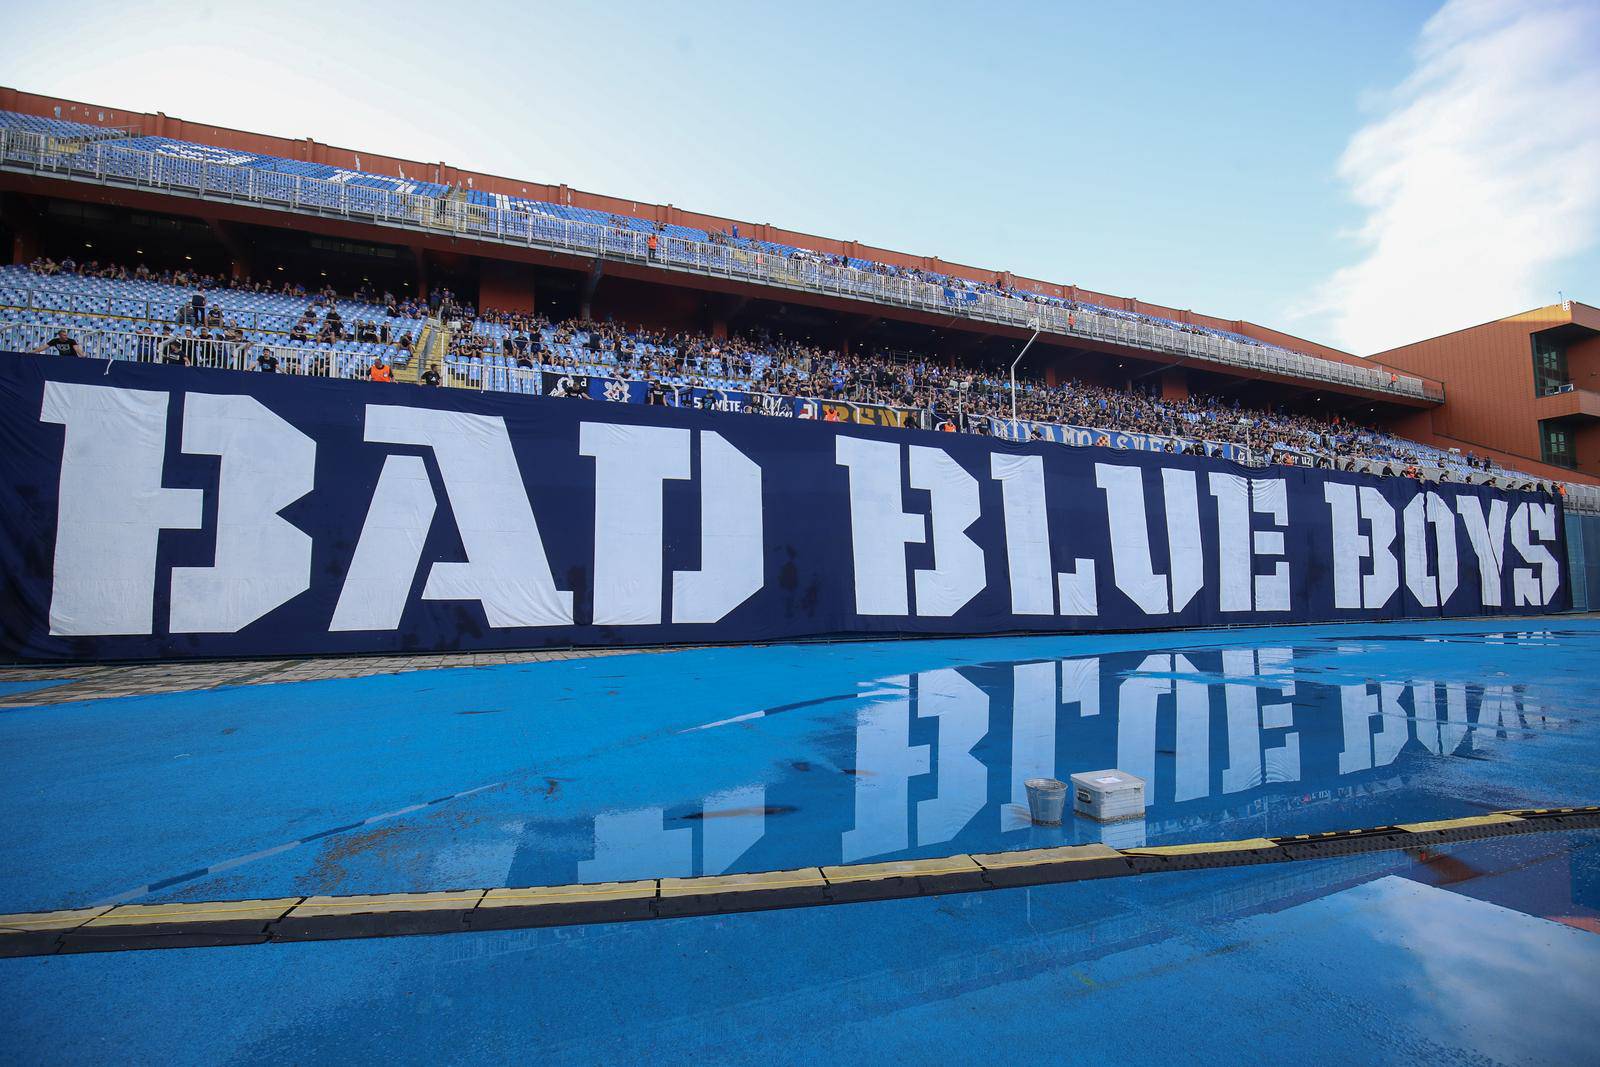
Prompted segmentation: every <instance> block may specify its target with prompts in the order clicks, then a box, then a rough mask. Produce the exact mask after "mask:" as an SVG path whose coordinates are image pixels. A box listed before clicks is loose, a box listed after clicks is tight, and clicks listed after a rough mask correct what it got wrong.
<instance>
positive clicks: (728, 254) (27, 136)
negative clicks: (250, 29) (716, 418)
mask: <svg viewBox="0 0 1600 1067" xmlns="http://www.w3.org/2000/svg"><path fill="white" fill-rule="evenodd" d="M69 149H70V150H69ZM0 167H4V168H5V169H9V170H17V171H24V172H28V173H35V174H61V175H66V176H69V177H77V178H80V179H88V180H93V181H95V182H99V183H102V184H120V185H130V186H135V187H138V188H147V189H156V190H160V191H163V192H171V193H177V194H184V195H193V196H198V197H201V198H204V199H209V200H223V201H243V202H247V203H252V204H261V205H266V206H276V207H279V208H284V209H287V210H290V211H294V212H300V213H313V214H321V215H335V216H339V217H342V218H352V219H360V220H363V221H371V222H375V223H380V224H386V225H395V226H402V227H407V228H413V229H416V228H420V229H427V230H444V231H448V232H451V233H456V234H462V235H468V236H471V237H474V238H479V239H482V240H485V241H494V242H498V243H506V244H517V245H528V246H537V247H541V248H545V249H549V250H552V251H564V252H575V253H577V254H580V255H585V256H597V257H616V258H622V259H629V260H634V261H638V262H654V263H656V264H657V265H659V266H663V267H670V268H673V269H678V270H687V271H692V272H694V273H698V274H705V275H713V276H717V275H720V276H725V277H729V278H737V279H740V280H744V281H751V282H757V283H761V284H767V285H777V286H781V287H785V288H792V289H803V290H807V291H812V292H822V293H828V294H833V295H839V296H844V297H847V298H851V299H857V300H867V301H872V302H875V303H880V304H892V305H897V306H902V307H908V308H914V309H920V310H924V311H934V312H937V313H939V314H943V315H956V316H960V317H964V318H968V319H973V320H977V321H982V322H990V323H996V324H1001V325H1008V326H1017V327H1023V328H1038V329H1039V330H1041V331H1043V332H1046V333H1051V334H1058V335H1062V336H1067V337H1073V338H1079V339H1084V340H1092V341H1100V342H1105V343H1110V344H1119V345H1125V346H1128V347H1133V348H1141V349H1146V350H1150V351H1158V352H1165V353H1168V354H1171V355H1176V356H1179V357H1181V358H1183V359H1185V360H1200V361H1202V362H1207V363H1215V364H1222V365H1227V366H1234V367H1240V368H1245V369H1248V370H1252V371H1258V372H1267V373H1274V374H1284V375H1289V376H1292V377H1296V378H1304V379H1310V380H1315V381H1319V382H1329V383H1335V384H1340V385H1347V386H1351V387H1353V388H1359V389H1365V390H1369V391H1373V392H1380V393H1390V394H1394V395H1396V396H1403V397H1412V398H1419V399H1425V400H1442V399H1443V397H1444V391H1443V390H1442V389H1441V388H1440V387H1439V386H1438V385H1436V384H1434V383H1432V382H1426V381H1423V380H1422V379H1421V378H1417V377H1415V376H1413V375H1409V374H1398V373H1391V372H1389V371H1386V370H1382V369H1380V368H1376V367H1362V366H1353V365H1350V364H1345V363H1340V362H1337V361H1335V360H1329V359H1323V358H1321V357H1318V356H1311V355H1306V354H1304V353H1299V352H1291V351H1289V350H1288V349H1284V348H1278V347H1274V346H1268V345H1261V344H1246V343H1244V342H1242V341H1238V340H1234V339H1232V338H1228V337H1221V336H1217V335H1215V334H1210V333H1203V332H1195V331H1194V330H1192V329H1191V328H1187V327H1184V326H1183V325H1181V324H1178V323H1170V324H1168V323H1158V322H1153V321H1150V320H1147V319H1142V318H1137V317H1130V316H1128V314H1127V313H1117V312H1114V311H1112V310H1110V309H1106V308H1098V307H1095V306H1092V305H1080V306H1075V307H1070V308H1069V307H1061V306H1056V305H1053V304H1044V303H1035V302H1033V301H1029V300H1023V299H1019V298H1018V297H1015V296H1008V295H1003V294H1000V293H998V292H994V291H988V290H977V291H969V290H967V289H965V288H964V287H963V286H960V285H952V286H950V287H948V288H947V287H946V285H945V284H944V283H943V282H941V281H926V280H923V279H920V278H915V277H909V276H905V275H898V276H893V275H889V274H884V273H878V272H875V271H863V270H857V269H856V268H854V267H849V266H841V265H837V264H833V263H828V262H825V261H823V259H822V257H820V256H816V255H815V254H812V253H804V254H801V255H799V256H785V255H780V254H776V253H773V252H767V251H761V250H758V249H755V248H750V247H742V246H739V245H735V244H733V243H731V242H722V241H690V240H685V239H682V238H677V237H666V236H664V235H658V236H657V244H658V248H657V249H656V250H654V251H653V252H652V251H651V250H650V249H649V248H648V242H649V239H650V235H649V234H648V233H645V232H643V231H639V230H634V229H625V228H618V227H614V226H605V225H599V224H595V223H589V222H576V221H572V220H567V219H560V218H557V217H555V216H553V215H550V214H546V213H544V212H543V211H540V210H537V209H535V208H533V207H532V206H531V205H527V206H518V207H515V208H512V209H503V208H497V207H487V206H484V205H480V204H472V203H468V202H466V201H464V200H459V199H446V198H442V197H435V196H422V195H418V194H415V193H401V192H394V191H390V190H386V189H373V188H369V187H365V186H355V185H350V184H346V183H343V182H331V181H323V180H320V179H316V178H306V177H302V176H298V175H289V174H280V173H278V172H276V171H268V170H262V169H258V168H252V167H246V166H238V165H234V164H227V163H216V162H207V161H201V160H195V159H188V158H183V157H181V156H178V155H175V154H172V153H167V152H159V151H149V150H145V149H136V148H129V147H126V146H124V145H121V144H119V143H116V142H109V143H107V142H90V143H83V144H73V145H70V146H65V145H63V144H62V143H60V142H59V141H58V140H57V139H54V138H50V137H47V136H45V135H42V134H37V133H30V132H27V131H19V130H10V129H0ZM947 293H948V294H950V295H948V296H947Z"/></svg>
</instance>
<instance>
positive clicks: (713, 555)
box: [672, 430, 766, 623]
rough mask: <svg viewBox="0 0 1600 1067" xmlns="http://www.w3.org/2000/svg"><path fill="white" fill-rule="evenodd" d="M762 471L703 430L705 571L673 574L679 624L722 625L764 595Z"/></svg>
mask: <svg viewBox="0 0 1600 1067" xmlns="http://www.w3.org/2000/svg"><path fill="white" fill-rule="evenodd" d="M762 535H763V528H762V498H761V468H760V467H759V466H757V465H756V463H755V462H754V461H753V460H751V459H750V457H749V456H746V455H745V454H744V453H743V452H740V451H739V450H738V449H737V448H734V447H733V446H732V445H730V444H729V443H728V442H727V441H726V440H724V439H723V437H722V435H721V434H719V433H716V432H715V431H712V430H701V431H700V569H699V570H697V571H674V572H673V574H672V621H673V622H691V623H702V622H720V621H721V620H722V619H723V618H725V617H726V616H727V615H728V613H729V612H731V611H732V610H733V609H734V608H736V607H738V606H739V605H740V604H743V603H744V602H745V601H746V600H749V599H750V598H751V597H752V596H754V595H755V594H756V593H758V592H760V590H761V587H762V585H764V584H765V582H766V574H765V570H764V567H763V562H762V560H763V551H764V546H763V541H762Z"/></svg>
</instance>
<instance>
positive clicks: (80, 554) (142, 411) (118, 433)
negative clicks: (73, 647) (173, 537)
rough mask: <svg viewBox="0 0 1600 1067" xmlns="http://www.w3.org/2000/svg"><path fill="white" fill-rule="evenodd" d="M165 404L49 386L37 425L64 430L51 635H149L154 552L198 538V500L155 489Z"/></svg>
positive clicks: (126, 392) (89, 388) (153, 395)
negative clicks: (174, 533) (181, 538)
mask: <svg viewBox="0 0 1600 1067" xmlns="http://www.w3.org/2000/svg"><path fill="white" fill-rule="evenodd" d="M167 402H168V394H166V393H158V392H151V391H148V390H143V389H116V388H112V387H109V386H101V385H76V384H71V383H67V382H46V383H45V387H44V405H43V409H42V411H41V412H40V415H39V419H40V421H41V422H50V423H56V424H59V425H61V426H63V427H65V428H66V434H65V436H66V442H65V446H64V448H63V450H62V453H61V484H60V510H59V513H58V515H57V519H56V551H55V568H54V571H53V572H52V586H51V592H50V632H51V633H52V634H55V635H59V636H65V637H76V636H87V635H107V634H149V633H153V632H154V613H155V588H156V542H157V540H158V539H159V538H160V535H161V531H162V530H198V529H200V524H201V504H202V501H203V494H202V492H201V491H200V490H199V489H168V488H165V487H164V486H162V484H161V470H162V466H163V464H164V462H165V460H166V451H167Z"/></svg>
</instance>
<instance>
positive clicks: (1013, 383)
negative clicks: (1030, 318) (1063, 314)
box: [1011, 326, 1039, 433]
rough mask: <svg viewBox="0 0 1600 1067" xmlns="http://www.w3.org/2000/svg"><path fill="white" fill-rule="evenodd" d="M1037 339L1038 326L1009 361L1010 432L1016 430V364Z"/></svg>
mask: <svg viewBox="0 0 1600 1067" xmlns="http://www.w3.org/2000/svg"><path fill="white" fill-rule="evenodd" d="M1038 339H1039V327H1037V326H1035V327H1034V328H1033V336H1032V337H1030V338H1028V343H1027V344H1025V345H1023V346H1022V351H1021V352H1018V353H1017V358H1016V359H1014V360H1012V361H1011V422H1012V426H1011V432H1012V433H1015V432H1016V429H1017V427H1016V421H1017V364H1018V363H1021V362H1022V357H1023V356H1025V355H1027V354H1028V349H1030V348H1032V347H1033V342H1035V341H1037V340H1038Z"/></svg>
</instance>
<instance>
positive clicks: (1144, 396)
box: [31, 235, 1503, 480]
mask: <svg viewBox="0 0 1600 1067" xmlns="http://www.w3.org/2000/svg"><path fill="white" fill-rule="evenodd" d="M735 238H736V235H724V239H735ZM31 269H32V270H33V271H34V272H35V273H38V274H41V275H47V276H48V275H55V274H61V273H75V274H80V275H87V276H95V277H104V278H111V279H117V280H121V279H132V280H149V281H155V282H161V283H163V284H167V285H173V286H178V287H181V288H186V289H189V290H191V292H192V296H190V297H189V298H188V299H186V300H184V301H183V302H182V303H181V304H180V305H179V306H177V307H176V308H175V309H174V319H175V321H176V327H174V326H173V325H163V326H162V327H161V329H160V331H159V332H157V331H156V330H155V329H154V328H153V327H152V328H150V329H147V330H144V331H141V333H140V340H139V358H140V359H141V360H145V361H150V362H166V363H176V364H185V365H200V366H244V365H247V366H252V367H254V368H255V369H258V370H263V371H279V370H280V369H282V370H285V371H291V372H301V371H304V372H309V373H312V374H318V373H323V374H326V373H328V364H327V358H328V357H327V355H326V354H323V355H322V356H320V357H319V358H321V359H322V361H323V362H322V363H321V364H320V365H318V364H313V365H311V366H310V367H309V368H306V367H305V366H304V365H303V364H296V365H288V366H283V367H282V368H280V360H279V355H281V350H280V351H279V352H276V353H275V352H274V350H273V347H272V346H271V345H267V344H262V343H252V342H250V341H249V340H247V339H246V337H245V334H244V331H243V330H241V328H240V326H239V324H238V323H237V322H236V321H233V320H232V319H230V318H229V316H228V314H227V312H225V311H224V309H223V308H222V307H221V306H220V305H219V304H218V303H216V302H215V300H214V299H213V298H214V297H215V296H216V295H217V293H218V291H227V290H235V291H238V290H243V291H248V292H264V293H272V294H274V295H280V296H291V297H296V298H302V297H303V298H305V299H306V301H307V303H306V306H305V308H304V310H303V312H302V313H301V315H300V317H299V319H298V320H297V321H295V323H294V324H293V326H292V328H291V329H290V331H289V334H288V339H289V340H290V341H291V342H297V343H299V344H301V345H324V346H326V345H333V344H337V343H339V342H343V341H357V342H364V343H376V344H384V345H395V346H405V347H408V348H409V347H410V346H411V344H412V341H413V336H414V335H413V331H412V330H411V329H410V328H408V327H409V326H410V325H412V324H413V323H414V320H417V319H420V318H423V317H425V316H426V315H428V314H429V312H430V311H432V312H433V313H436V314H437V315H438V316H439V317H440V318H441V320H442V321H443V322H444V323H446V324H447V325H448V326H449V327H450V328H451V332H450V342H449V346H448V353H449V354H448V356H447V361H448V362H461V361H470V360H471V359H473V358H474V357H478V358H481V357H483V356H485V355H488V354H490V353H491V351H492V350H498V352H499V354H501V355H504V356H506V357H507V363H508V365H512V366H516V367H519V368H522V369H524V370H528V371H532V370H534V369H537V368H544V369H547V370H553V371H558V372H582V371H584V370H585V369H586V368H593V367H596V366H599V367H602V368H603V373H604V374H606V375H608V376H611V377H615V378H618V379H621V380H624V381H643V382H647V383H653V384H654V385H655V386H657V387H658V388H654V389H652V390H651V392H650V395H651V396H652V397H659V396H661V395H663V393H665V392H666V391H667V390H668V389H669V388H670V387H681V386H688V387H699V388H716V387H718V386H719V385H721V386H725V385H726V384H727V383H729V382H734V383H737V384H738V385H739V386H740V387H742V388H746V389H748V390H749V391H751V392H766V393H775V394H779V395H783V396H792V397H797V398H807V399H816V400H822V401H845V402H853V403H866V404H878V405H886V406H891V407H899V408H909V409H915V410H918V411H925V412H928V413H929V414H930V416H931V417H932V419H933V420H934V421H935V422H936V423H938V424H940V425H943V426H947V427H949V428H952V429H957V430H965V431H969V432H976V433H1007V432H1013V431H1011V430H1008V429H1007V428H1006V427H1005V426H1003V425H1001V424H1000V422H1001V420H1009V419H1010V418H1011V414H1012V395H1011V389H1010V382H1009V378H1008V375H1007V373H1006V368H1002V367H998V366H996V367H972V366H965V365H958V364H956V363H955V362H953V361H950V360H940V359H937V358H932V357H929V356H927V355H925V354H923V355H918V354H907V353H894V352H879V353H872V354H866V353H848V354H846V353H840V352H835V351H829V350H825V349H823V348H820V347H817V346H814V345H809V344H806V343H802V342H797V341H793V340H786V339H782V338H776V337H773V336H771V335H770V334H766V333H757V334H751V335H745V336H735V337H713V336H708V335H705V334H699V333H693V332H687V331H660V330H648V329H639V328H628V327H625V326H622V325H620V324H617V323H615V322H595V321H588V320H566V321H559V322H551V321H550V320H548V319H546V318H544V317H543V316H539V315H534V314H530V313H523V312H511V311H501V310H496V309H489V308H486V309H483V310H481V311H480V310H479V309H477V308H475V307H473V306H472V304H471V303H470V302H467V301H463V300H460V299H458V298H457V297H456V296H455V294H453V293H451V292H450V291H449V290H447V289H439V290H436V291H435V292H434V293H432V294H431V295H430V298H429V301H428V302H427V303H424V302H422V301H419V300H413V299H402V298H397V297H396V296H395V295H394V294H393V293H391V292H378V291H375V290H372V289H370V288H365V287H364V288H362V289H361V290H359V291H357V292H356V293H354V294H353V299H354V300H356V301H358V302H360V303H363V304H369V305H376V306H378V307H381V308H382V309H383V314H382V315H381V316H380V317H378V318H375V319H358V320H355V321H353V322H348V323H347V322H346V321H345V318H344V315H343V314H342V313H341V312H340V310H339V306H338V299H339V298H338V294H337V293H335V291H334V290H333V288H332V287H331V286H323V287H321V288H320V289H317V290H314V291H310V292H308V291H307V290H306V289H305V287H303V286H301V285H299V284H297V283H294V282H285V283H283V284H281V285H268V284H266V283H259V282H253V281H251V280H250V279H248V278H244V279H222V278H217V277H215V276H211V275H206V274H203V273H196V272H188V271H183V270H177V271H170V270H163V271H161V272H159V273H158V272H152V271H150V270H149V269H148V268H147V267H145V266H144V265H143V264H140V265H138V266H137V267H135V268H134V269H133V270H131V271H130V270H128V269H127V268H126V267H123V266H118V265H102V264H100V263H97V262H89V263H82V264H80V263H76V262H74V261H73V260H72V259H70V258H66V259H63V260H61V261H60V262H56V261H53V260H49V259H40V260H36V261H34V263H33V264H31ZM885 269H888V270H895V269H897V268H885ZM397 320H398V321H397ZM486 327H490V328H492V329H486ZM496 338H498V340H496ZM39 351H53V352H57V353H59V354H62V355H81V354H82V349H81V346H79V345H78V343H77V342H76V341H75V340H74V339H72V338H71V337H70V336H69V335H68V334H67V332H66V331H61V332H60V333H58V335H57V336H55V337H52V338H51V339H50V340H48V341H47V342H46V343H45V344H44V345H43V346H41V347H40V349H39ZM372 364H373V365H372V367H371V368H370V369H369V370H370V373H369V374H368V376H370V377H373V378H374V379H375V380H380V381H389V380H392V374H391V372H390V369H389V367H388V366H387V365H384V360H382V359H377V360H373V361H372ZM380 365H381V366H380ZM439 371H440V368H439V367H436V366H427V367H425V368H424V369H423V372H422V373H421V375H420V376H419V380H420V381H421V382H422V383H423V384H439V383H440V382H442V381H444V380H447V379H446V378H444V377H442V376H441V375H440V373H439ZM1015 402H1016V416H1017V418H1018V419H1019V420H1022V421H1023V422H1025V423H1040V424H1053V425H1061V426H1073V427H1079V428H1084V429H1089V430H1098V431H1106V432H1125V433H1139V434H1145V435H1149V436H1151V437H1154V438H1166V439H1167V440H1166V442H1165V443H1164V445H1157V447H1164V448H1165V449H1166V450H1167V451H1171V452H1187V451H1191V450H1200V449H1203V448H1204V446H1205V444H1206V443H1210V444H1225V445H1236V446H1240V447H1243V448H1245V449H1248V450H1249V451H1250V452H1251V454H1252V455H1253V456H1255V457H1256V459H1257V461H1258V462H1260V461H1268V462H1287V463H1299V464H1311V465H1315V466H1325V467H1341V468H1350V467H1353V465H1354V464H1355V462H1357V461H1374V462H1378V463H1381V464H1384V465H1385V469H1387V470H1389V471H1390V472H1391V473H1395V474H1403V475H1409V476H1413V477H1420V476H1421V471H1422V468H1423V466H1424V465H1425V464H1426V463H1427V462H1428V458H1429V457H1427V456H1426V455H1424V454H1423V452H1422V450H1420V449H1408V448H1407V447H1406V445H1405V443H1404V442H1403V441H1400V440H1397V439H1396V438H1393V437H1390V436H1388V435H1385V434H1382V433H1380V432H1378V431H1376V430H1374V429H1372V428H1370V427H1366V426H1361V425H1358V424H1355V423H1352V422H1350V421H1348V420H1347V419H1344V418H1342V417H1340V416H1337V415H1335V416H1332V417H1329V418H1319V417H1316V416H1313V415H1310V414H1306V413H1303V412H1292V411H1288V410H1266V409H1258V408H1246V407H1243V406H1242V405H1241V404H1240V403H1239V402H1238V401H1237V400H1236V399H1225V398H1221V397H1215V396H1204V395H1191V396H1189V397H1188V398H1186V399H1169V398H1164V397H1162V396H1161V395H1160V394H1159V393H1158V392H1157V391H1155V390H1152V389H1147V388H1141V387H1140V386H1139V385H1138V383H1132V384H1130V385H1128V386H1126V387H1120V388H1119V387H1116V386H1112V385H1106V384H1095V383H1090V382H1083V381H1077V380H1067V381H1060V382H1057V383H1055V384H1048V383H1046V382H1045V381H1042V380H1040V379H1038V378H1034V377H1031V376H1028V375H1022V376H1020V377H1019V379H1018V389H1017V395H1016V400H1015ZM1022 432H1023V433H1024V434H1026V433H1028V432H1029V429H1028V428H1027V427H1024V428H1023V429H1022ZM1032 435H1033V436H1036V437H1037V436H1041V434H1040V433H1039V431H1038V430H1034V431H1032ZM1463 459H1464V463H1465V466H1466V467H1467V468H1468V469H1469V471H1470V472H1481V473H1480V474H1479V477H1478V479H1476V480H1488V479H1492V478H1495V477H1496V469H1495V468H1494V465H1493V463H1492V462H1491V461H1490V460H1489V459H1488V457H1478V456H1475V455H1472V454H1470V453H1469V454H1467V455H1466V456H1465V457H1463ZM1499 473H1500V474H1503V472H1499ZM1466 477H1467V478H1469V479H1471V478H1472V475H1471V473H1469V474H1467V475H1466Z"/></svg>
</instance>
